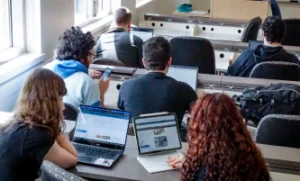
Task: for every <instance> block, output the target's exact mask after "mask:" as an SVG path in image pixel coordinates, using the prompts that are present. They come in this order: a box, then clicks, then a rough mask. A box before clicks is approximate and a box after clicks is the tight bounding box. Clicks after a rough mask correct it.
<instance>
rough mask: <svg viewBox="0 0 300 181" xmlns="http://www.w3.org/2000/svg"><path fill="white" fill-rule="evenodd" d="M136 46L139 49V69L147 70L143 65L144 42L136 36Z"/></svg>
mask: <svg viewBox="0 0 300 181" xmlns="http://www.w3.org/2000/svg"><path fill="white" fill-rule="evenodd" d="M134 43H135V46H136V47H137V51H138V67H139V68H145V67H144V65H143V61H142V59H143V43H144V42H143V40H142V39H141V38H139V37H137V36H135V41H134Z"/></svg>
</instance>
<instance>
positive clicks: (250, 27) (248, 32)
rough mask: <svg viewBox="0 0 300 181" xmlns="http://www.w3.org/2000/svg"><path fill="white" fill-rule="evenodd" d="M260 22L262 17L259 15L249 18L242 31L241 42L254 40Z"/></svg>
mask: <svg viewBox="0 0 300 181" xmlns="http://www.w3.org/2000/svg"><path fill="white" fill-rule="evenodd" d="M261 23H262V19H261V18H260V17H256V18H253V19H251V20H250V21H249V22H248V23H247V25H246V27H245V29H244V31H243V34H242V36H241V42H248V41H249V40H256V39H257V35H258V32H259V29H260V25H261Z"/></svg>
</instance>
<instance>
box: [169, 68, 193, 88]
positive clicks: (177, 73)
mask: <svg viewBox="0 0 300 181" xmlns="http://www.w3.org/2000/svg"><path fill="white" fill-rule="evenodd" d="M167 76H169V77H172V78H174V79H175V80H177V81H181V82H185V83H187V84H188V85H189V86H191V87H192V88H193V89H194V90H195V91H196V90H197V82H198V67H190V66H179V65H172V66H170V67H169V70H168V73H167Z"/></svg>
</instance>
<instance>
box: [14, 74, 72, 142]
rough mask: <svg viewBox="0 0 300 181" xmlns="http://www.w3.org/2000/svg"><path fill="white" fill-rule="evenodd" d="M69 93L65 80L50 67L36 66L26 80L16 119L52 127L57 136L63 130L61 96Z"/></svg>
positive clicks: (16, 111)
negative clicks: (49, 68)
mask: <svg viewBox="0 0 300 181" xmlns="http://www.w3.org/2000/svg"><path fill="white" fill-rule="evenodd" d="M66 93H67V89H66V87H65V83H64V80H63V79H61V78H60V77H59V76H58V75H56V74H55V73H54V72H52V71H51V70H48V69H44V68H36V69H35V70H34V71H33V72H32V73H31V74H30V75H29V76H28V77H27V79H26V80H25V82H24V85H23V88H22V90H21V92H20V95H19V99H18V102H17V105H16V109H15V116H14V119H15V121H17V122H23V123H25V124H28V125H30V126H31V127H32V126H41V127H46V128H50V129H49V130H50V134H51V135H52V136H53V137H56V136H57V135H58V134H60V133H61V132H62V127H63V112H62V110H61V109H60V107H59V101H61V100H60V99H61V97H62V96H64V95H65V94H66Z"/></svg>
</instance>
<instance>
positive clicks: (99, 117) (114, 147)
mask: <svg viewBox="0 0 300 181" xmlns="http://www.w3.org/2000/svg"><path fill="white" fill-rule="evenodd" d="M79 109H80V113H79V116H78V120H77V124H76V127H75V134H74V138H73V140H72V143H73V145H74V147H75V149H76V150H77V152H78V162H80V163H85V164H91V165H96V166H102V167H112V166H113V164H114V163H115V162H116V161H117V160H118V159H119V158H120V157H121V156H122V155H123V153H124V150H125V145H126V139H127V131H128V126H129V120H130V119H131V113H129V112H126V111H120V110H114V109H104V108H100V107H94V106H85V105H80V108H79Z"/></svg>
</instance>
